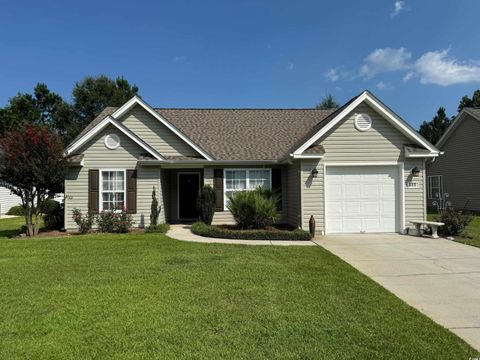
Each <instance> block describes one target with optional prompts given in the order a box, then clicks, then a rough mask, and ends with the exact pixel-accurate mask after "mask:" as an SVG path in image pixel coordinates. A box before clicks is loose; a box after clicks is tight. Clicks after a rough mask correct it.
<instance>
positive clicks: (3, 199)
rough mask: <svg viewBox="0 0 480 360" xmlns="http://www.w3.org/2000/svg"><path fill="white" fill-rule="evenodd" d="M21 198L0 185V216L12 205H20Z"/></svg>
mask: <svg viewBox="0 0 480 360" xmlns="http://www.w3.org/2000/svg"><path fill="white" fill-rule="evenodd" d="M21 203H22V200H21V199H20V198H19V197H18V196H17V195H14V194H12V193H11V191H10V190H9V189H7V188H6V187H3V186H0V216H1V215H5V214H6V213H7V212H8V210H10V208H11V207H12V206H16V205H20V204H21Z"/></svg>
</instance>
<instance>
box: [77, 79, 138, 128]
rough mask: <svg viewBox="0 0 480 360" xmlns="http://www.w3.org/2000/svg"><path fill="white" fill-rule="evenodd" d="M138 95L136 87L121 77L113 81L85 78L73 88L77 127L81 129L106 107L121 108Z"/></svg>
mask: <svg viewBox="0 0 480 360" xmlns="http://www.w3.org/2000/svg"><path fill="white" fill-rule="evenodd" d="M137 94H138V86H137V85H130V83H129V82H128V81H127V80H125V79H124V78H123V77H117V78H116V79H115V80H112V79H110V78H109V77H107V76H105V75H100V76H97V77H93V76H87V77H86V78H85V79H83V80H82V81H80V82H78V83H76V84H75V87H74V88H73V92H72V95H73V108H74V109H75V113H76V116H77V126H78V127H79V129H80V130H81V129H83V128H84V127H85V126H86V125H87V124H88V123H89V122H90V121H92V120H93V119H94V118H95V117H96V116H97V115H98V114H100V112H101V111H102V110H103V109H104V108H106V107H107V106H121V105H123V104H124V103H125V102H127V101H128V100H130V99H131V98H132V97H133V96H134V95H137Z"/></svg>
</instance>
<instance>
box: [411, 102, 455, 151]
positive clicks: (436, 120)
mask: <svg viewBox="0 0 480 360" xmlns="http://www.w3.org/2000/svg"><path fill="white" fill-rule="evenodd" d="M452 121H453V120H452V119H451V118H449V117H448V116H447V114H446V112H445V108H444V107H440V108H438V110H437V114H436V115H435V116H434V117H433V119H432V120H431V121H428V122H427V121H424V122H423V123H422V125H420V130H419V133H420V134H421V135H422V136H423V137H424V138H425V139H427V140H428V141H430V142H431V143H432V144H436V143H437V142H438V140H440V138H441V137H442V135H443V133H444V132H445V131H446V130H447V128H448V127H449V126H450V124H451V123H452Z"/></svg>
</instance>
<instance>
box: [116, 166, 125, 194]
mask: <svg viewBox="0 0 480 360" xmlns="http://www.w3.org/2000/svg"><path fill="white" fill-rule="evenodd" d="M123 186H124V178H123V171H116V173H115V187H114V189H115V190H118V191H123Z"/></svg>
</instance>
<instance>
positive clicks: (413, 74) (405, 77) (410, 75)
mask: <svg viewBox="0 0 480 360" xmlns="http://www.w3.org/2000/svg"><path fill="white" fill-rule="evenodd" d="M415 76H416V74H415V72H414V71H409V72H407V73H406V74H405V76H404V77H403V81H404V82H407V81H408V80H410V79H413V78H414V77H415Z"/></svg>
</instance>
